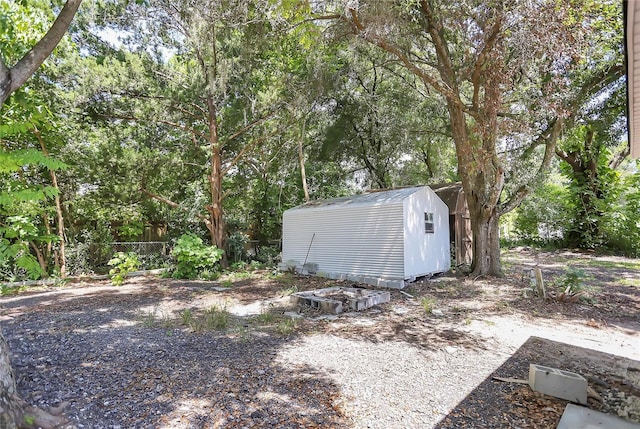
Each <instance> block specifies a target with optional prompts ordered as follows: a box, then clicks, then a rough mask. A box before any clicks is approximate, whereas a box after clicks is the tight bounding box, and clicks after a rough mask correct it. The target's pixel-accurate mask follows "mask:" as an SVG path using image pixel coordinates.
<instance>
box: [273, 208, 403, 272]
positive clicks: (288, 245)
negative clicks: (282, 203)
mask: <svg viewBox="0 0 640 429" xmlns="http://www.w3.org/2000/svg"><path fill="white" fill-rule="evenodd" d="M402 209H403V207H402V201H396V202H393V203H385V204H377V205H367V204H356V205H353V206H349V207H332V206H328V207H317V208H306V209H294V210H288V211H286V212H285V213H284V216H283V231H282V260H283V262H286V261H289V260H295V261H298V263H299V264H303V263H304V261H305V258H306V259H307V262H308V263H316V264H318V269H319V271H324V272H327V273H344V274H354V275H361V276H371V277H378V278H389V279H403V278H404V261H403V252H404V247H403V216H402ZM314 234H315V235H314ZM312 239H313V242H312ZM307 252H308V253H309V255H308V257H307V256H306V255H307Z"/></svg>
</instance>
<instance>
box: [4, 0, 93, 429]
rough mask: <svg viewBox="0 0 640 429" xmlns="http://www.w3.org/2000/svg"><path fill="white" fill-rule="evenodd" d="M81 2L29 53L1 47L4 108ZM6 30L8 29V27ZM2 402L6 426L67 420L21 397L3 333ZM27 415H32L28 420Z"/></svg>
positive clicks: (72, 0)
mask: <svg viewBox="0 0 640 429" xmlns="http://www.w3.org/2000/svg"><path fill="white" fill-rule="evenodd" d="M81 2H82V0H67V2H66V3H65V5H64V7H63V8H62V10H61V11H60V13H59V15H58V17H57V18H56V20H55V21H54V22H53V24H52V25H51V27H50V29H49V31H47V33H46V34H45V35H44V36H43V37H42V38H41V39H40V40H39V41H38V42H37V43H36V44H35V45H34V46H33V47H32V48H31V49H30V50H29V51H28V52H27V53H26V54H20V53H19V50H18V49H16V50H11V52H8V51H7V46H6V45H5V47H4V49H1V50H0V108H2V106H4V103H5V101H6V100H7V99H8V98H9V96H10V95H11V94H12V93H14V92H15V91H17V90H18V89H19V88H20V87H21V86H22V85H24V84H25V82H26V81H27V80H28V79H29V77H31V75H32V74H33V73H34V72H35V71H36V70H37V69H38V67H40V65H42V63H43V62H44V60H45V59H46V58H47V57H48V56H49V55H50V54H51V52H53V50H54V49H55V47H56V46H57V45H58V43H59V42H60V40H61V39H62V37H63V36H64V34H65V32H66V31H67V28H68V27H69V25H70V24H71V21H72V19H73V17H74V16H75V14H76V12H77V10H78V8H79V7H80V3H81ZM5 22H6V21H5ZM4 30H5V32H6V29H4ZM5 35H6V33H5ZM20 55H22V56H20ZM15 57H17V61H15V63H14V64H11V62H10V61H14V60H15V59H16V58H15ZM0 403H1V404H2V409H1V410H0V427H3V428H6V429H14V428H17V427H19V426H20V427H43V428H55V427H57V426H59V425H61V424H63V423H64V419H62V418H60V417H56V416H52V415H51V414H49V413H46V412H44V411H43V410H40V409H37V408H34V407H30V406H29V405H27V403H26V402H25V401H24V400H23V399H22V398H20V396H19V395H18V392H17V389H16V384H15V377H14V375H13V369H12V368H11V360H10V356H9V348H8V346H7V342H6V340H5V338H4V336H3V335H0ZM27 415H29V416H31V418H30V419H25V416H27Z"/></svg>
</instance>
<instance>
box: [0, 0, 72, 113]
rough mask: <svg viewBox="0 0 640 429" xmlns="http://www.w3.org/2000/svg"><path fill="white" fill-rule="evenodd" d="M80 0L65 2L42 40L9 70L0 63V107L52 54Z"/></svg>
mask: <svg viewBox="0 0 640 429" xmlns="http://www.w3.org/2000/svg"><path fill="white" fill-rule="evenodd" d="M80 3H82V0H67V2H66V3H65V5H64V7H63V8H62V10H61V11H60V14H59V15H58V17H57V18H56V20H55V21H54V22H53V24H52V25H51V28H49V31H47V34H45V35H44V36H43V37H42V39H40V40H39V41H38V43H36V45H35V46H34V47H33V48H31V50H30V51H29V52H27V54H26V55H25V56H24V57H22V59H20V61H18V62H17V63H16V65H14V66H13V67H12V68H11V69H9V68H8V67H7V65H6V64H5V63H4V62H2V61H0V63H1V64H0V105H2V104H3V103H4V102H5V101H6V99H7V98H8V97H9V95H11V93H13V92H14V91H15V90H17V89H18V88H20V87H21V86H22V85H23V84H24V83H25V82H26V81H27V79H29V77H31V75H32V74H33V73H34V72H35V71H36V70H37V69H38V67H40V66H41V65H42V63H43V62H44V60H45V59H46V58H47V57H48V56H49V55H50V54H51V52H53V50H54V49H55V47H56V46H57V45H58V43H59V42H60V40H61V39H62V36H64V34H65V33H66V32H67V29H68V28H69V25H70V24H71V21H72V20H73V17H74V16H75V14H76V12H77V11H78V8H79V7H80Z"/></svg>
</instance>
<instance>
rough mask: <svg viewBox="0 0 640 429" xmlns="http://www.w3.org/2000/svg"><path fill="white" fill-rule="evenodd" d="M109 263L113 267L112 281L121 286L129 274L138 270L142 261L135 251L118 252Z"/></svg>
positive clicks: (111, 272) (111, 271)
mask: <svg viewBox="0 0 640 429" xmlns="http://www.w3.org/2000/svg"><path fill="white" fill-rule="evenodd" d="M107 264H108V265H109V266H110V267H113V268H111V269H110V270H109V275H111V283H112V284H113V285H114V286H120V285H122V283H124V278H125V277H126V276H127V274H129V273H132V272H134V271H137V270H138V267H139V266H140V261H139V260H138V255H137V254H136V253H135V252H117V253H116V254H115V255H113V258H111V260H109V262H107Z"/></svg>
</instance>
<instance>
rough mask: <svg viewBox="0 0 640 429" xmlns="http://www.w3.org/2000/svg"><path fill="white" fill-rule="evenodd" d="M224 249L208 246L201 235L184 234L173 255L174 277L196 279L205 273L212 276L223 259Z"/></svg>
mask: <svg viewBox="0 0 640 429" xmlns="http://www.w3.org/2000/svg"><path fill="white" fill-rule="evenodd" d="M223 253H224V252H223V251H222V250H220V249H218V248H217V247H216V246H207V245H206V244H204V243H203V242H202V239H201V238H200V237H197V236H195V235H193V234H184V235H182V236H181V237H180V238H178V240H177V241H176V245H175V246H174V247H173V251H172V255H173V257H174V258H175V268H174V270H173V273H172V277H173V278H176V279H196V278H200V277H201V276H202V274H203V273H206V274H207V277H211V273H212V272H214V271H216V268H217V263H218V261H219V260H220V259H222V255H223Z"/></svg>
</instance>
